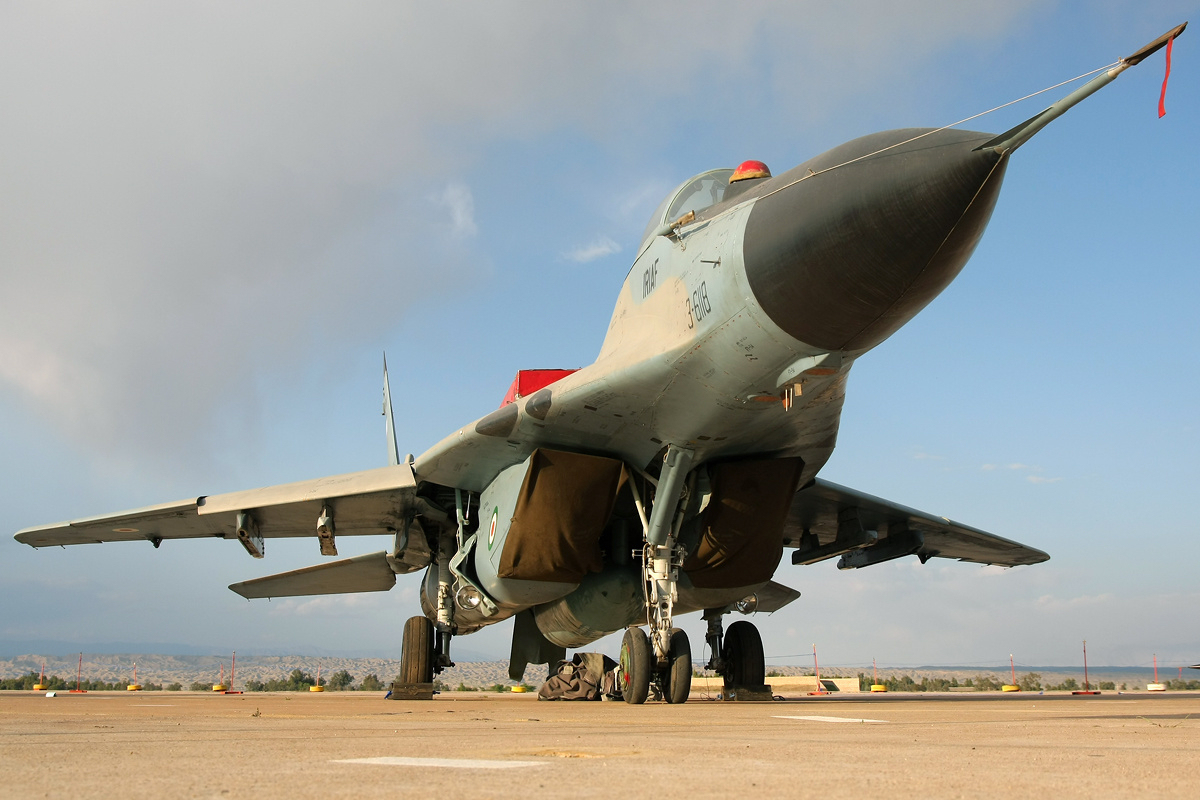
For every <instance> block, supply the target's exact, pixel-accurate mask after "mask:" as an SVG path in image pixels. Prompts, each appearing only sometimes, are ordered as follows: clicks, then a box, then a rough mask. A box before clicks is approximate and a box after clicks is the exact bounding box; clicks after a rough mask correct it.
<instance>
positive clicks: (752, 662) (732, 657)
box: [721, 620, 767, 690]
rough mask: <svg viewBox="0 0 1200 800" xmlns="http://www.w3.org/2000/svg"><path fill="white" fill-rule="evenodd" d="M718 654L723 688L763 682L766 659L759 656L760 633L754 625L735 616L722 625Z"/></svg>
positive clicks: (760, 684) (760, 649)
mask: <svg viewBox="0 0 1200 800" xmlns="http://www.w3.org/2000/svg"><path fill="white" fill-rule="evenodd" d="M721 658H722V659H724V661H725V674H724V676H722V677H724V678H725V689H726V690H729V689H732V688H734V687H735V686H746V687H755V686H762V685H763V684H764V683H766V682H767V660H766V658H765V657H764V656H763V644H762V637H761V636H759V635H758V628H756V627H754V625H753V624H751V623H749V622H746V621H745V620H739V621H738V622H735V623H733V624H732V625H730V626H729V627H728V628H726V629H725V636H724V639H723V640H722V642H721Z"/></svg>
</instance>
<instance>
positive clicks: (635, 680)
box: [620, 628, 650, 706]
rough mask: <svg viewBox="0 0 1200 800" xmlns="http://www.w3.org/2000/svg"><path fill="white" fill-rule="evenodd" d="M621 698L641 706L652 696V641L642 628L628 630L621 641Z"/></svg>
mask: <svg viewBox="0 0 1200 800" xmlns="http://www.w3.org/2000/svg"><path fill="white" fill-rule="evenodd" d="M620 663H621V697H623V698H624V699H625V702H626V703H629V704H630V705H635V706H640V705H641V704H642V703H644V702H646V697H647V696H648V695H649V694H650V640H649V639H648V638H647V637H646V634H645V632H644V631H643V630H642V629H641V628H627V629H626V630H625V636H624V638H622V639H621V662H620Z"/></svg>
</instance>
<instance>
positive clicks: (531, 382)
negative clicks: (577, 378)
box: [500, 369, 579, 408]
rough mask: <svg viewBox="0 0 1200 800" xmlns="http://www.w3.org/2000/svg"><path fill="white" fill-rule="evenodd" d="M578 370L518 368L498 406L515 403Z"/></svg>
mask: <svg viewBox="0 0 1200 800" xmlns="http://www.w3.org/2000/svg"><path fill="white" fill-rule="evenodd" d="M578 371H579V370H574V369H523V370H519V371H518V372H517V377H515V378H513V382H512V386H509V387H508V394H506V395H504V402H503V403H501V404H500V407H501V408H504V407H505V406H506V405H508V404H509V403H515V402H516V401H517V400H518V399H520V398H522V397H527V396H528V395H531V394H533V393H534V392H536V391H537V390H538V389H543V388H545V387H547V386H549V385H550V384H552V383H554V382H555V381H561V380H562V379H563V378H565V377H567V376H568V375H570V374H571V373H572V372H578Z"/></svg>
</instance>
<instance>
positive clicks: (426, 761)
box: [333, 756, 546, 769]
mask: <svg viewBox="0 0 1200 800" xmlns="http://www.w3.org/2000/svg"><path fill="white" fill-rule="evenodd" d="M333 763H334V764H381V765H383V766H386V767H443V768H445V769H515V768H518V767H542V766H545V763H546V762H544V761H489V760H487V759H483V758H405V757H403V756H377V757H375V758H337V759H334V760H333Z"/></svg>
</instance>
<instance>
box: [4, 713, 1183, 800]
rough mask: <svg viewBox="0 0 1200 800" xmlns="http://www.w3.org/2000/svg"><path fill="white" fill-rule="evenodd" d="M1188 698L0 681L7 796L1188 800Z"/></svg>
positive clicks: (5, 789)
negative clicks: (712, 695)
mask: <svg viewBox="0 0 1200 800" xmlns="http://www.w3.org/2000/svg"><path fill="white" fill-rule="evenodd" d="M1197 776H1200V693H1198V692H1179V693H1166V694H1161V695H1149V694H1144V693H1123V694H1118V693H1115V692H1105V693H1104V694H1101V695H1099V696H1092V697H1076V696H1071V695H1069V694H1045V695H1021V694H1007V695H1003V694H999V693H979V694H971V695H963V694H946V695H939V694H889V695H862V694H857V695H842V696H837V695H834V696H828V697H803V698H797V699H793V700H787V701H776V702H762V703H745V702H724V703H722V702H716V701H711V700H704V699H698V698H696V697H693V700H692V701H691V702H688V703H687V704H685V705H680V706H669V705H665V704H662V703H647V704H646V705H643V706H629V705H626V704H625V703H621V702H592V703H586V702H538V701H537V700H536V697H535V696H534V695H532V694H526V695H497V694H475V693H469V694H468V693H461V694H460V693H453V692H452V693H447V694H443V695H440V696H438V697H436V698H435V699H434V700H432V701H392V700H384V699H383V698H382V697H381V696H380V695H379V694H375V693H370V694H368V693H363V692H336V693H335V692H325V693H270V694H244V695H216V694H214V695H206V694H201V693H190V692H179V693H176V692H138V693H132V692H131V693H117V692H89V693H87V694H77V695H70V694H66V693H59V694H58V696H56V697H53V698H48V697H46V696H45V694H44V693H26V692H0V781H2V783H0V794H2V795H3V796H5V797H12V798H26V797H51V798H58V797H62V798H92V797H115V796H120V797H122V798H140V797H153V798H163V797H218V798H238V797H247V798H250V797H253V798H274V797H280V798H295V797H356V798H363V797H388V798H395V797H421V798H438V797H444V798H454V799H455V800H458V798H469V799H471V800H473V799H474V798H491V797H523V798H527V797H529V796H531V795H538V796H540V795H544V794H549V793H554V794H556V795H560V796H564V797H568V796H569V797H688V798H703V797H722V798H728V797H731V796H735V795H738V794H741V795H746V796H750V795H753V796H759V795H764V796H779V797H819V798H842V797H854V798H864V797H872V796H877V797H889V798H897V797H922V798H929V797H998V796H1017V797H1034V796H1040V797H1053V798H1054V800H1063V798H1072V797H1087V798H1095V797H1100V796H1103V797H1139V798H1146V797H1185V796H1188V797H1193V796H1195V795H1196V794H1197V792H1198V791H1200V777H1197Z"/></svg>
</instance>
